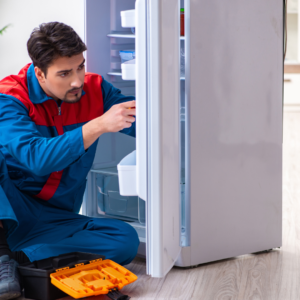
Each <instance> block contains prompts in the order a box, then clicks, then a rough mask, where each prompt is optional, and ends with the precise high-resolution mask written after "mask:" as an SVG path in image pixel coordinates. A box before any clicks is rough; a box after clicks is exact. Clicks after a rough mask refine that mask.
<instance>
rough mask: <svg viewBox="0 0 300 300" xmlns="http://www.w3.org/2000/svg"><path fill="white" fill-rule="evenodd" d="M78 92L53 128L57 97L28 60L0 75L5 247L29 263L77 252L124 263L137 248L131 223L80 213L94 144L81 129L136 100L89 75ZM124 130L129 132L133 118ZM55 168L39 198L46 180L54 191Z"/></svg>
mask: <svg viewBox="0 0 300 300" xmlns="http://www.w3.org/2000/svg"><path fill="white" fill-rule="evenodd" d="M83 90H84V92H83V95H82V97H81V100H80V101H79V102H78V103H76V104H68V103H63V104H62V107H61V114H62V121H58V123H59V122H62V127H61V128H62V129H61V130H63V133H59V131H60V130H59V128H58V127H57V123H55V124H56V125H55V124H54V123H53V122H54V121H55V118H57V113H56V112H54V110H53V108H55V107H56V106H57V103H56V101H55V100H53V99H51V98H50V97H48V96H47V95H46V94H45V93H44V91H43V90H42V89H41V87H40V85H39V83H38V81H37V78H36V77H35V74H34V68H33V65H27V66H26V67H24V68H23V69H22V70H21V71H20V73H19V75H15V76H9V77H7V78H5V79H3V80H2V81H0V220H2V221H3V225H4V228H5V230H6V235H7V241H8V244H9V246H10V248H11V250H12V251H20V250H22V251H23V252H24V253H25V254H26V255H27V256H28V258H29V259H30V261H35V260H40V259H44V258H47V257H51V256H57V255H60V254H64V253H68V252H74V251H81V252H89V253H97V254H102V255H105V256H106V258H108V259H111V260H113V261H115V262H117V263H120V264H128V263H129V262H131V260H132V259H133V258H134V257H135V255H136V253H137V249H138V246H139V239H138V236H137V233H136V231H135V230H134V228H133V227H131V226H130V225H128V224H127V223H125V222H122V221H119V220H115V219H105V218H90V217H87V216H82V215H79V214H78V212H79V209H80V206H81V203H82V199H83V193H84V190H85V182H86V176H87V174H88V172H89V170H90V168H91V166H92V163H93V159H94V156H95V151H96V147H97V142H95V143H94V144H93V145H92V146H91V147H90V148H89V149H88V150H87V151H85V150H84V147H83V139H82V130H81V127H82V125H84V124H85V123H86V122H88V121H89V120H91V119H93V118H95V117H97V116H98V115H101V114H102V113H105V112H106V111H107V110H109V109H110V108H111V107H112V106H113V105H115V104H118V103H121V102H125V101H130V100H134V98H133V97H125V96H123V95H122V94H121V93H120V90H118V89H116V88H114V87H113V86H112V85H111V84H109V83H108V82H106V81H105V80H104V79H103V78H102V77H101V76H99V75H96V74H91V73H87V74H86V79H85V83H84V87H83ZM26 93H27V94H26ZM26 95H27V96H26ZM45 112H47V114H45ZM70 112H73V114H72V113H70ZM43 114H44V115H43ZM51 114H52V115H51ZM48 115H50V116H48ZM48 117H49V118H48ZM48 119H49V120H48ZM53 120H54V121H53ZM45 122H46V123H45ZM47 122H48V123H47ZM55 122H56V121H55ZM122 132H123V133H125V134H128V135H131V136H134V135H135V123H134V124H133V125H132V127H131V128H129V129H125V130H123V131H122ZM56 173H57V174H61V175H60V177H59V178H60V179H59V182H58V183H59V184H58V185H57V187H56V188H55V190H53V195H52V194H51V191H50V196H49V192H48V196H46V198H45V197H44V199H42V196H41V198H39V196H40V195H42V194H43V192H42V191H44V192H45V186H46V185H47V184H48V187H47V188H48V191H49V188H50V189H52V186H51V183H50V182H51V180H50V177H51V176H52V175H53V174H54V177H55V174H56ZM54 183H55V182H54ZM49 184H50V185H49ZM52 184H53V182H52ZM43 189H44V190H43ZM44 194H45V193H44ZM44 194H43V195H44ZM47 197H48V198H47Z"/></svg>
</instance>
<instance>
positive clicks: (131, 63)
mask: <svg viewBox="0 0 300 300" xmlns="http://www.w3.org/2000/svg"><path fill="white" fill-rule="evenodd" d="M121 69H122V79H123V80H135V59H132V60H128V61H126V62H124V63H123V64H121Z"/></svg>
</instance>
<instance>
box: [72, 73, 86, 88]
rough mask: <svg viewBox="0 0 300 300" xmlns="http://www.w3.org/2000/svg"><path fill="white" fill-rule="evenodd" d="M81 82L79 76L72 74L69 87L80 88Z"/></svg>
mask: <svg viewBox="0 0 300 300" xmlns="http://www.w3.org/2000/svg"><path fill="white" fill-rule="evenodd" d="M82 84H83V82H81V80H80V78H79V76H76V75H75V76H74V77H73V78H72V82H71V87H75V88H76V87H77V88H80V87H81V86H82Z"/></svg>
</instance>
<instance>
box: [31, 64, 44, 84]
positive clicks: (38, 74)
mask: <svg viewBox="0 0 300 300" xmlns="http://www.w3.org/2000/svg"><path fill="white" fill-rule="evenodd" d="M34 72H35V76H36V78H37V80H38V81H39V83H44V82H45V79H46V76H45V74H44V72H43V71H42V70H41V69H40V68H39V67H34Z"/></svg>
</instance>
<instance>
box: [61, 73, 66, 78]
mask: <svg viewBox="0 0 300 300" xmlns="http://www.w3.org/2000/svg"><path fill="white" fill-rule="evenodd" d="M67 75H68V73H62V74H60V77H66V76H67Z"/></svg>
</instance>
